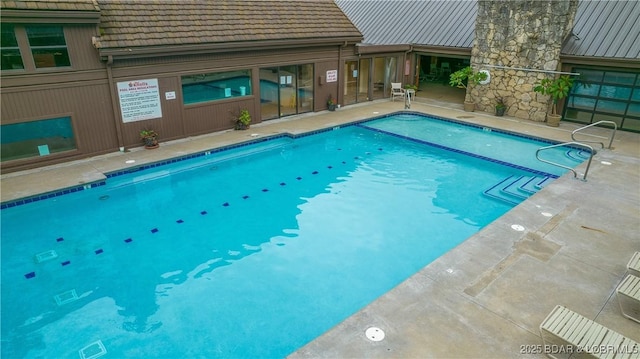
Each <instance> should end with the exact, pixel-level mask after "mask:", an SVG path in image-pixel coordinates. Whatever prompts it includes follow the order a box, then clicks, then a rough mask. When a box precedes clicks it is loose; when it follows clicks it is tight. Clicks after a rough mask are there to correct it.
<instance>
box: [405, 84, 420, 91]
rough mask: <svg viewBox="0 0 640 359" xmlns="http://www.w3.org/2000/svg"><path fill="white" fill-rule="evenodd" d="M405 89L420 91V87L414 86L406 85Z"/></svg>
mask: <svg viewBox="0 0 640 359" xmlns="http://www.w3.org/2000/svg"><path fill="white" fill-rule="evenodd" d="M404 88H405V90H413V91H418V86H416V85H412V84H406V85H404Z"/></svg>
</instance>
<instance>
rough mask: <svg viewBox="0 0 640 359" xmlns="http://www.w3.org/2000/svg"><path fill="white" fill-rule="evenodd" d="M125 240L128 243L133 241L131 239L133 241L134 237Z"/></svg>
mask: <svg viewBox="0 0 640 359" xmlns="http://www.w3.org/2000/svg"><path fill="white" fill-rule="evenodd" d="M124 241H125V242H126V243H131V241H133V239H131V238H127V239H125V240H124Z"/></svg>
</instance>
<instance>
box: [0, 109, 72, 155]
mask: <svg viewBox="0 0 640 359" xmlns="http://www.w3.org/2000/svg"><path fill="white" fill-rule="evenodd" d="M0 144H1V149H0V156H1V158H2V161H3V162H4V161H9V160H17V159H21V158H29V157H37V156H46V155H49V154H51V153H56V152H62V151H69V150H75V149H76V140H75V136H74V134H73V128H72V125H71V118H70V117H60V118H54V119H47V120H41V121H33V122H23V123H16V124H11V125H2V127H1V129H0Z"/></svg>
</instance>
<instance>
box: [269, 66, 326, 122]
mask: <svg viewBox="0 0 640 359" xmlns="http://www.w3.org/2000/svg"><path fill="white" fill-rule="evenodd" d="M313 96H314V91H313V64H303V65H289V66H279V67H269V68H262V69H260V109H261V113H262V120H271V119H275V118H280V117H284V116H291V115H295V114H299V113H304V112H310V111H313Z"/></svg>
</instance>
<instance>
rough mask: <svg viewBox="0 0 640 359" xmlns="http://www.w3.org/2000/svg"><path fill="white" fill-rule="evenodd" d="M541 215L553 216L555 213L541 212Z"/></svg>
mask: <svg viewBox="0 0 640 359" xmlns="http://www.w3.org/2000/svg"><path fill="white" fill-rule="evenodd" d="M540 214H541V215H543V216H545V217H551V216H553V214H551V213H549V212H540Z"/></svg>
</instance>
